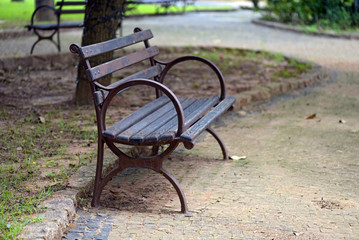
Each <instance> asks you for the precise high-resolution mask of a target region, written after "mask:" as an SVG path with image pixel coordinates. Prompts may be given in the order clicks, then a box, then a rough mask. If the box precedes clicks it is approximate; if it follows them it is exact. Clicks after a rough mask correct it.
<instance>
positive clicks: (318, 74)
mask: <svg viewBox="0 0 359 240" xmlns="http://www.w3.org/2000/svg"><path fill="white" fill-rule="evenodd" d="M297 60H298V59H297ZM299 61H302V60H299ZM302 62H306V61H302ZM312 65H313V69H312V70H310V71H309V72H308V73H306V74H305V75H304V76H302V77H301V78H298V79H292V80H289V81H288V82H285V83H272V84H270V85H267V86H257V87H255V88H253V89H252V90H249V91H245V92H242V93H240V94H238V95H237V96H236V98H237V103H236V105H237V106H236V107H237V108H243V107H245V106H247V105H249V104H251V103H254V102H259V101H265V100H268V99H270V98H272V97H274V96H277V95H280V94H283V93H286V92H288V91H291V90H294V89H299V88H305V87H308V86H311V85H313V84H314V83H317V82H319V81H322V80H323V79H324V80H326V79H329V73H328V71H327V70H326V69H324V68H323V67H322V66H320V65H317V64H314V63H312ZM108 155H109V154H107V156H108ZM105 156H106V154H105ZM115 164H116V159H110V158H108V157H105V159H104V168H106V169H107V170H109V169H111V168H113V167H114V166H115ZM95 169H96V164H95V163H93V164H91V165H89V166H82V167H80V168H79V170H78V171H77V172H76V173H75V174H74V175H73V176H72V177H71V178H70V179H69V185H68V186H67V188H66V189H65V190H61V191H58V192H56V193H55V194H54V195H53V196H52V197H51V198H50V199H47V200H46V201H44V202H43V203H42V204H41V206H42V207H45V208H46V209H47V210H46V211H45V212H43V213H41V214H40V216H41V217H42V219H43V222H39V223H33V224H29V225H27V226H25V228H24V230H23V233H22V234H21V235H20V236H19V238H18V239H21V240H30V239H32V240H33V239H35V240H44V239H46V240H59V239H61V238H62V236H63V233H64V231H65V230H66V227H67V226H68V225H69V224H70V223H71V221H73V219H74V218H75V215H76V207H77V206H78V201H79V199H80V198H82V197H85V195H87V194H89V193H90V192H91V191H92V187H93V182H94V178H95V176H94V174H95Z"/></svg>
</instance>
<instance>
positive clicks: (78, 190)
mask: <svg viewBox="0 0 359 240" xmlns="http://www.w3.org/2000/svg"><path fill="white" fill-rule="evenodd" d="M116 160H117V159H115V158H112V159H109V158H104V168H105V169H106V170H105V171H107V170H110V169H112V168H113V167H114V166H115V164H116ZM95 170H96V163H93V164H91V165H89V166H82V167H80V168H79V169H78V170H77V172H76V173H75V174H74V175H73V176H71V177H70V179H69V184H68V186H67V188H66V189H65V190H61V191H58V192H56V193H55V194H54V195H52V196H51V198H50V199H47V200H45V201H44V202H43V203H42V204H41V205H40V207H44V208H46V211H45V212H43V213H41V214H39V216H40V217H42V219H43V221H42V222H38V223H33V224H29V225H27V226H25V228H24V229H23V233H22V234H21V235H20V236H19V238H18V239H21V240H33V239H36V240H42V239H46V240H61V239H62V236H63V233H64V231H65V230H66V227H67V226H68V225H69V224H70V223H71V222H72V221H73V220H74V218H75V215H76V208H77V206H78V202H79V199H80V198H83V197H85V195H87V194H89V193H90V192H91V191H92V188H93V182H94V179H95Z"/></svg>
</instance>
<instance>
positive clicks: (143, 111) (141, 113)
mask: <svg viewBox="0 0 359 240" xmlns="http://www.w3.org/2000/svg"><path fill="white" fill-rule="evenodd" d="M169 101H170V99H169V98H168V97H167V96H162V97H160V98H157V99H155V100H153V101H152V102H150V103H148V104H146V105H145V106H143V107H142V108H140V109H139V110H137V111H136V112H134V113H132V114H131V115H130V116H128V117H126V118H124V119H122V120H121V121H119V122H117V123H116V124H114V125H113V126H111V127H110V128H108V129H106V130H105V131H104V132H103V135H104V136H105V137H108V138H115V137H116V136H117V135H118V134H119V133H120V132H122V131H124V130H126V129H127V128H129V127H130V126H132V124H135V123H137V122H138V121H140V120H141V119H142V118H144V117H145V116H147V115H148V114H151V113H152V112H154V111H156V110H157V109H159V108H161V107H162V106H163V105H165V104H167V103H168V102H169Z"/></svg>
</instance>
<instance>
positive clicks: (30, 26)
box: [27, 5, 59, 30]
mask: <svg viewBox="0 0 359 240" xmlns="http://www.w3.org/2000/svg"><path fill="white" fill-rule="evenodd" d="M42 8H48V9H51V10H52V11H53V12H54V14H55V15H56V16H57V21H58V20H59V19H58V15H57V14H56V12H57V11H56V9H55V8H53V7H51V6H49V5H41V6H39V7H37V8H36V9H35V11H34V12H33V13H32V15H31V24H30V25H28V26H27V28H28V30H31V29H32V26H33V25H34V18H35V16H36V13H37V12H38V11H39V10H40V9H42Z"/></svg>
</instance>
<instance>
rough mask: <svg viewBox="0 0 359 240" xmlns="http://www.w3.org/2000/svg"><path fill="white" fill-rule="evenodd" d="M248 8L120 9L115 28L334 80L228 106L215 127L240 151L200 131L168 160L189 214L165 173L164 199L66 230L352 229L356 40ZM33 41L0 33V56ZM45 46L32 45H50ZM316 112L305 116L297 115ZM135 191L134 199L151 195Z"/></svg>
mask: <svg viewBox="0 0 359 240" xmlns="http://www.w3.org/2000/svg"><path fill="white" fill-rule="evenodd" d="M253 17H256V14H253V13H251V12H247V11H238V12H229V13H197V14H195V13H193V14H186V15H183V16H168V17H153V18H142V19H128V20H126V21H125V23H124V27H125V29H124V32H125V33H128V32H130V29H133V27H135V26H141V27H143V28H151V29H152V31H153V32H154V34H155V36H156V39H155V41H154V42H155V43H157V44H160V45H219V46H229V47H240V48H252V49H260V50H270V51H276V52H281V53H285V54H288V55H292V56H296V57H300V58H304V59H307V60H312V61H314V62H317V63H319V64H322V65H324V66H327V67H332V68H334V69H336V70H338V71H340V72H341V73H337V74H334V75H333V80H335V83H332V84H329V85H325V86H318V87H316V88H314V89H311V90H306V91H303V92H295V93H291V94H290V95H286V96H283V97H282V98H278V99H276V100H275V101H274V102H273V103H271V104H267V105H262V106H259V107H257V108H254V109H247V111H253V113H252V114H247V116H246V117H241V118H240V117H239V113H238V112H237V111H234V112H233V113H231V114H228V115H227V116H226V117H225V118H223V119H222V120H221V121H220V123H219V125H220V127H219V128H218V130H217V131H218V133H219V134H220V135H221V136H222V137H223V140H224V141H225V142H226V143H227V146H228V148H229V150H230V155H238V156H244V155H245V156H246V159H245V160H239V161H232V160H231V161H221V160H218V159H219V158H220V154H219V149H218V146H217V145H216V143H215V142H214V141H213V139H212V138H211V137H210V136H206V137H205V138H204V139H203V141H202V142H201V143H200V144H199V145H197V147H196V148H195V149H194V150H193V151H190V152H187V151H186V152H182V153H179V154H177V155H175V156H174V157H173V158H171V160H168V161H166V162H165V168H166V169H168V170H169V171H170V172H172V173H173V175H175V177H176V178H177V179H178V180H179V181H180V182H181V186H182V188H183V189H184V190H185V193H186V195H187V200H188V204H189V207H190V209H191V210H192V211H193V212H194V215H193V217H191V218H188V217H185V216H183V215H182V214H179V213H178V209H179V201H178V198H177V195H176V194H175V192H174V190H173V189H171V188H170V187H169V185H168V184H167V182H166V181H165V180H164V181H163V182H164V184H161V185H160V186H156V188H159V189H160V190H163V192H166V195H165V198H164V199H162V198H161V197H163V195H158V197H159V198H161V199H158V201H159V203H160V204H158V205H157V206H156V205H150V206H147V208H146V209H145V210H144V211H141V212H134V211H125V210H121V209H115V208H111V209H109V208H100V209H90V210H87V211H80V212H78V216H77V218H76V221H75V223H74V224H73V225H72V229H71V230H70V231H69V233H68V234H67V235H66V236H65V237H66V239H120V238H125V239H231V238H232V239H292V238H293V239H359V193H358V191H357V189H358V187H359V186H358V185H359V182H358V171H359V157H358V156H359V150H358V145H359V122H358V115H359V113H358V109H359V108H358V106H359V97H358V96H359V94H358V93H359V74H358V67H357V66H358V64H359V54H358V53H359V41H354V40H342V39H331V38H322V37H314V36H306V35H299V34H295V33H288V32H284V31H279V30H273V29H268V28H264V27H260V26H256V25H253V24H251V23H250V20H251V19H252V18H253ZM63 39H64V41H63V49H66V47H67V46H68V45H69V43H70V42H79V41H80V32H67V33H65V34H63ZM33 41H34V38H20V39H16V40H1V41H0V49H1V53H0V56H13V55H14V54H18V55H22V54H23V51H28V49H29V48H30V46H31V44H32V42H33ZM18 46H21V47H20V48H19V47H18ZM47 46H48V45H46V44H43V45H41V47H39V48H38V49H37V50H38V53H41V52H48V51H49V49H48V48H47ZM51 47H52V46H51ZM41 48H42V49H41ZM53 50H54V52H55V48H53ZM314 113H315V114H316V117H315V118H314V119H305V118H306V116H309V115H311V114H314ZM340 122H341V123H340ZM154 177H158V178H161V176H157V175H154V174H152V173H151V172H149V171H146V170H140V171H134V172H132V174H131V175H128V176H127V175H124V176H118V177H117V178H116V179H115V180H114V181H113V182H112V186H124V185H125V183H126V184H129V185H130V188H134V191H136V189H135V186H131V182H133V181H141V179H142V181H146V180H148V179H149V178H154ZM110 188H111V185H110ZM137 191H139V196H138V201H146V199H148V198H151V197H152V198H153V197H156V196H157V195H155V192H154V193H151V191H150V192H148V193H147V195H146V196H143V195H141V192H140V190H137ZM114 194H115V193H114ZM129 204H136V202H132V203H129Z"/></svg>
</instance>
